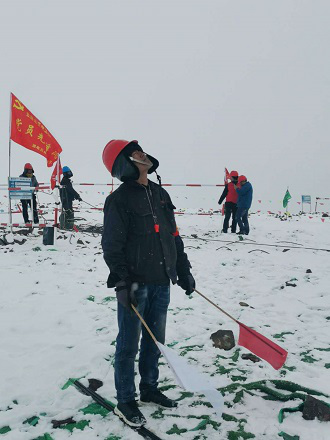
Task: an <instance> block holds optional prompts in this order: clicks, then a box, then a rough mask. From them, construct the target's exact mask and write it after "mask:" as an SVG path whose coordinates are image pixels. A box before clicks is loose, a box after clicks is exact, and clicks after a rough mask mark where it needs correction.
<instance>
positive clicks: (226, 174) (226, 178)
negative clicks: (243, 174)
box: [225, 168, 230, 183]
mask: <svg viewBox="0 0 330 440" xmlns="http://www.w3.org/2000/svg"><path fill="white" fill-rule="evenodd" d="M227 180H230V175H229V171H228V170H227V168H225V183H227Z"/></svg>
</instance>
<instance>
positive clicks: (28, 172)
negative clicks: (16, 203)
mask: <svg viewBox="0 0 330 440" xmlns="http://www.w3.org/2000/svg"><path fill="white" fill-rule="evenodd" d="M33 173H34V169H33V167H32V165H31V164H30V163H26V164H25V165H24V171H23V174H21V175H20V176H19V177H29V178H30V179H31V186H33V187H37V186H39V183H38V181H37V179H36V176H35V175H34V174H33ZM21 203H22V210H23V218H24V222H25V223H32V221H31V220H29V214H28V206H30V208H31V200H21ZM32 206H33V222H34V223H39V217H38V209H37V198H36V195H35V192H33V195H32Z"/></svg>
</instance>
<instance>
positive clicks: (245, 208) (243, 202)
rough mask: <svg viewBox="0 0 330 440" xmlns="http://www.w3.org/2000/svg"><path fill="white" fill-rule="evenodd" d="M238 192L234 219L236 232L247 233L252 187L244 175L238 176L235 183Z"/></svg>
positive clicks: (248, 230) (248, 229)
mask: <svg viewBox="0 0 330 440" xmlns="http://www.w3.org/2000/svg"><path fill="white" fill-rule="evenodd" d="M235 189H236V192H237V194H238V199H237V213H236V219H237V223H238V226H239V232H238V234H243V235H249V232H250V226H249V220H248V215H249V209H250V208H251V204H252V197H253V188H252V185H251V183H250V182H248V181H247V178H246V177H245V176H239V178H238V185H235Z"/></svg>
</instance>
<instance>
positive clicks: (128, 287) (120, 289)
mask: <svg viewBox="0 0 330 440" xmlns="http://www.w3.org/2000/svg"><path fill="white" fill-rule="evenodd" d="M115 290H116V296H117V300H118V302H119V303H120V304H121V305H123V306H124V307H126V308H127V309H130V308H131V304H133V306H135V307H136V306H137V301H136V298H135V295H134V291H135V290H137V285H136V283H134V284H132V281H131V280H130V279H129V278H126V279H125V280H120V281H118V283H117V284H116V288H115Z"/></svg>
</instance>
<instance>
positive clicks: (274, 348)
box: [237, 321, 288, 370]
mask: <svg viewBox="0 0 330 440" xmlns="http://www.w3.org/2000/svg"><path fill="white" fill-rule="evenodd" d="M237 323H238V325H239V338H238V345H241V346H242V347H245V348H247V349H248V350H250V351H252V353H254V354H255V355H256V356H259V357H261V359H264V360H265V361H267V362H268V363H269V364H270V365H271V366H272V367H274V368H275V370H279V369H280V368H281V367H282V366H283V364H284V362H285V361H286V357H287V355H288V352H287V351H286V350H284V349H283V348H282V347H280V346H279V345H277V344H275V342H272V341H271V340H270V339H267V338H266V337H265V336H263V335H261V334H260V333H258V332H256V331H255V330H252V328H250V327H248V326H246V325H244V324H242V323H241V322H239V321H237Z"/></svg>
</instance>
